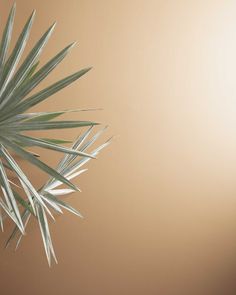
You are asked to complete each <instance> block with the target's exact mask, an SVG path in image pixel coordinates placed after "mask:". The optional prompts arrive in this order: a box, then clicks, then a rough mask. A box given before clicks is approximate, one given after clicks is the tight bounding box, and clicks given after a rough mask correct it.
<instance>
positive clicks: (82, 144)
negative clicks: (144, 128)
mask: <svg viewBox="0 0 236 295" xmlns="http://www.w3.org/2000/svg"><path fill="white" fill-rule="evenodd" d="M15 11H16V5H15V4H14V5H13V7H12V9H11V11H10V14H9V17H8V20H7V23H6V26H5V29H4V31H3V35H2V39H1V43H0V186H1V191H2V197H0V207H1V209H2V210H1V211H0V224H1V227H2V229H3V220H4V218H5V217H6V215H8V216H9V217H10V218H11V219H12V220H13V222H14V223H15V229H14V230H13V232H12V234H11V236H10V238H9V240H8V241H7V245H8V244H9V243H10V241H11V240H13V239H14V238H16V236H18V240H17V246H18V245H19V242H20V241H21V239H22V235H24V234H25V229H26V225H27V223H28V221H29V219H30V217H31V216H34V217H35V218H36V219H37V220H38V223H39V227H40V231H41V235H42V239H43V243H44V248H45V252H46V255H47V259H48V262H49V264H51V260H52V257H53V258H54V260H55V261H56V256H55V253H54V250H53V246H52V240H51V236H50V232H49V225H48V216H49V217H52V218H53V213H52V212H57V213H62V210H63V209H65V210H68V211H70V212H72V213H74V214H76V215H78V216H80V217H81V214H80V213H79V212H78V211H77V210H76V209H74V208H72V207H71V206H70V205H68V204H67V203H65V202H64V201H63V200H62V199H61V196H63V195H67V194H70V193H72V192H75V191H79V188H78V187H77V186H76V185H75V184H73V183H72V182H71V180H72V179H74V178H75V177H77V176H79V175H80V174H81V173H83V172H84V171H85V170H80V167H81V166H83V165H84V164H86V163H87V162H88V161H89V160H91V159H93V158H95V157H96V156H97V154H98V153H99V151H100V150H101V149H103V148H104V147H105V146H107V145H108V144H109V141H107V142H106V143H104V144H103V145H101V146H100V147H99V148H97V149H94V150H92V151H90V152H89V151H88V149H89V147H90V146H91V145H92V144H93V143H94V142H95V141H96V140H97V138H98V137H99V136H100V134H101V133H102V132H103V131H104V130H105V129H103V130H102V131H99V132H98V133H96V134H95V135H94V136H93V137H92V138H90V139H89V140H87V139H88V138H89V136H90V134H91V132H92V130H93V127H94V126H95V125H98V123H96V122H93V121H80V120H77V121H65V120H59V121H57V120H54V119H56V118H58V117H59V116H61V115H63V114H65V113H68V112H73V110H65V111H56V112H39V113H37V112H36V113H25V112H27V111H28V110H29V109H30V108H32V107H33V106H35V105H37V104H39V103H40V102H42V101H44V100H46V99H48V98H49V97H51V96H52V95H53V94H55V93H56V92H58V91H60V90H62V89H63V88H65V87H67V86H68V85H70V84H71V83H73V82H75V81H76V80H78V79H79V78H81V77H82V76H83V75H85V74H86V73H87V72H88V71H89V70H90V69H91V68H85V69H82V70H79V71H78V72H76V73H74V74H72V75H69V76H67V77H65V78H63V79H61V80H60V81H58V82H56V83H54V84H52V85H50V86H48V87H46V88H45V89H43V90H40V91H39V92H36V93H34V94H33V95H31V92H32V91H33V90H35V88H36V87H37V86H38V85H39V84H40V83H41V82H42V81H43V80H44V79H45V78H46V77H47V76H48V75H49V74H50V73H51V71H52V70H53V69H54V68H55V67H56V66H58V65H59V64H60V63H61V62H62V60H63V59H64V58H65V57H66V56H67V54H68V53H69V51H70V50H71V48H72V47H73V46H74V43H72V44H70V45H68V46H66V47H65V48H64V49H62V50H61V51H60V52H59V53H58V54H57V55H56V56H54V57H53V58H52V59H51V60H49V61H48V62H47V63H46V64H45V65H43V66H42V67H41V68H40V69H38V65H39V58H40V55H41V53H42V51H43V49H44V47H45V45H46V44H47V42H48V40H49V38H50V36H51V34H52V32H53V30H54V28H55V24H53V25H52V26H50V27H49V29H48V30H47V31H46V32H45V33H44V34H43V35H42V37H41V38H40V39H39V41H38V42H36V44H35V46H34V47H33V49H32V50H31V51H30V52H29V54H28V55H27V56H26V58H25V59H24V60H23V61H22V62H21V63H20V60H21V57H22V54H23V52H24V49H25V46H26V43H27V40H28V38H29V35H30V30H31V27H32V24H33V20H34V17H35V11H33V12H32V14H31V16H30V17H29V19H28V20H27V22H26V24H25V26H24V28H23V30H22V32H21V34H20V35H19V38H18V40H17V41H16V44H15V47H14V48H13V50H12V52H11V53H9V47H10V42H11V39H12V31H13V25H14V17H15ZM75 111H84V110H75ZM81 127H83V128H88V129H87V130H86V131H85V132H83V133H82V135H80V136H79V137H78V139H77V140H76V141H75V142H74V144H73V145H72V147H71V148H68V147H66V146H64V145H62V144H65V143H68V141H67V140H64V139H49V138H48V139H47V138H38V137H34V136H32V135H31V136H29V135H27V134H25V132H27V131H36V130H54V129H67V128H81ZM32 146H37V147H40V148H44V149H49V150H53V151H57V152H60V153H63V154H64V157H63V158H62V160H61V161H60V163H59V164H58V167H57V168H56V169H54V168H52V167H50V166H48V165H47V164H46V163H44V162H43V161H42V160H41V159H39V158H38V157H37V155H36V154H33V153H32V152H30V151H29V149H28V148H29V147H32ZM15 154H16V155H18V156H19V157H20V158H22V159H24V160H26V161H28V162H29V163H31V164H33V165H35V166H36V167H37V168H38V169H40V170H42V171H43V172H45V173H46V174H48V175H49V176H50V178H49V180H48V182H47V183H46V184H45V185H44V186H43V187H42V188H40V189H36V188H35V187H34V186H33V184H32V183H31V180H30V179H29V178H28V177H27V176H26V174H25V173H24V171H23V170H22V169H21V167H20V165H19V164H18V162H17V160H16V159H15V157H14V155H15ZM8 171H11V173H14V175H15V177H16V178H17V179H18V184H14V183H13V182H12V181H11V180H10V179H9V178H10V177H9V175H8ZM63 184H64V185H66V186H67V188H58V187H59V186H60V185H63ZM16 186H20V188H21V192H23V195H24V196H25V197H23V196H21V195H20V194H19V193H18V192H17V189H18V187H16ZM22 207H23V211H22V210H21V208H22ZM3 212H5V214H4V213H3Z"/></svg>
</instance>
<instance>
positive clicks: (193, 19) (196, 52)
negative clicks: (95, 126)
mask: <svg viewBox="0 0 236 295" xmlns="http://www.w3.org/2000/svg"><path fill="white" fill-rule="evenodd" d="M9 2H10V1H3V0H1V1H0V11H1V15H2V17H3V19H2V20H1V23H2V22H3V20H5V18H6V13H7V11H8V10H9V8H10V5H11V3H9ZM17 5H18V11H17V27H16V31H15V32H16V33H17V32H19V29H20V27H21V25H22V24H23V21H24V19H25V18H26V17H27V16H28V14H29V13H30V11H31V10H32V9H33V8H36V9H37V18H36V21H35V26H34V29H33V34H32V35H33V36H32V39H31V42H30V44H31V45H32V44H33V42H34V41H36V39H37V38H38V37H39V36H40V34H41V33H42V32H43V31H44V30H46V28H47V27H48V26H49V25H50V24H51V23H52V22H53V21H54V20H57V21H58V26H57V30H56V32H55V34H54V36H53V38H52V39H51V41H50V43H49V45H48V47H47V49H46V50H45V53H44V56H43V61H45V60H46V59H48V58H49V57H50V56H52V55H53V54H55V53H56V52H57V51H58V50H59V49H61V48H62V47H63V46H64V45H66V44H68V43H69V42H71V41H73V40H78V41H79V43H78V46H77V47H76V48H75V49H73V52H72V53H71V55H70V56H69V57H68V58H67V60H66V61H65V62H64V63H63V65H62V66H60V68H59V69H58V70H56V71H55V72H54V73H53V74H52V75H51V77H50V78H49V79H48V80H47V82H45V85H48V83H50V82H52V81H54V80H56V79H58V78H59V77H62V76H64V75H66V74H69V73H71V72H73V71H75V70H77V69H78V68H81V67H82V66H89V65H93V66H94V69H93V71H92V72H90V73H89V74H88V75H87V76H86V78H83V79H82V80H81V81H80V82H78V83H76V84H75V85H73V86H71V87H70V88H68V89H67V90H64V91H63V92H62V93H60V94H58V95H56V96H55V97H54V98H52V99H51V100H49V101H48V102H47V103H45V104H42V105H41V106H40V108H41V109H45V108H47V109H50V110H52V109H57V110H60V109H63V108H71V107H72V108H76V107H102V108H104V111H102V112H97V113H89V114H83V116H82V117H81V118H87V119H94V120H98V121H101V122H104V123H108V124H109V125H110V126H111V128H110V131H109V132H108V134H107V136H109V135H111V134H116V135H119V137H117V138H116V139H115V140H114V142H113V144H112V146H111V147H110V148H108V149H107V150H106V151H104V153H103V154H102V155H101V157H99V160H97V161H94V163H92V164H90V165H89V168H90V169H89V171H88V173H87V174H86V175H84V176H83V177H81V179H80V180H79V181H78V183H79V184H80V186H81V188H82V190H83V193H82V194H79V195H78V196H74V197H71V198H70V202H71V204H73V205H74V206H76V207H77V208H79V209H80V210H81V212H82V213H83V215H84V216H85V219H84V220H82V221H81V220H80V219H78V218H76V217H73V216H71V215H68V214H65V215H64V216H62V217H59V218H57V222H56V224H52V226H51V228H52V235H53V238H54V243H55V248H56V251H57V255H58V258H59V265H58V266H55V267H53V268H52V269H49V268H48V266H47V262H46V259H45V257H44V253H43V249H42V242H41V239H40V235H39V231H38V228H37V226H36V224H34V225H32V226H31V227H30V228H29V235H28V236H27V237H26V238H25V240H24V241H23V243H22V246H21V248H20V249H19V251H18V252H16V253H15V252H14V251H13V250H12V249H8V250H6V251H5V250H0V260H1V263H0V275H1V276H0V278H1V288H0V290H1V291H0V294H1V295H8V294H9V295H11V294H27V295H28V294H35V295H41V294H52V295H54V294H58V295H62V294H63V295H64V294H70V295H77V294H81V295H100V294H103V295H106V294H111V295H118V294H119V295H120V294H122V295H133V294H135V295H144V294H145V295H157V294H160V295H179V294H189V295H190V294H191V295H192V294H193V295H195V294H197V295H215V294H221V295H223V294H224V295H230V294H235V292H236V291H235V289H236V286H235V283H234V282H235V268H236V254H235V253H236V184H235V183H236V181H235V180H236V83H235V81H236V41H235V40H236V3H235V1H230V0H225V1H220V0H218V1H213V0H204V1H203V0H198V1H193V0H185V1H184V0H165V1H161V0H153V1H152V0H146V1H144V0H111V1H108V0H100V1H98V0H93V1H92V0H50V1H46V0H40V1H39V0H19V1H18V3H17ZM42 63H43V62H42ZM73 117H75V115H73ZM60 133H61V132H59V133H58V134H60ZM67 134H68V137H70V138H72V137H75V136H76V131H74V130H73V131H71V132H68V133H67ZM42 156H43V159H47V158H46V153H43V154H42ZM55 161H56V158H54V159H52V158H50V160H49V162H50V163H51V164H53V163H54V162H55ZM31 174H32V176H33V178H34V181H35V182H38V183H40V182H41V181H43V179H44V178H41V177H39V175H37V174H36V172H34V170H33V172H32V173H31ZM7 233H8V228H6V233H4V234H3V235H1V238H0V241H1V244H3V241H4V240H5V239H6V237H7Z"/></svg>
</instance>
